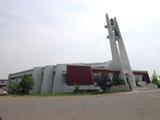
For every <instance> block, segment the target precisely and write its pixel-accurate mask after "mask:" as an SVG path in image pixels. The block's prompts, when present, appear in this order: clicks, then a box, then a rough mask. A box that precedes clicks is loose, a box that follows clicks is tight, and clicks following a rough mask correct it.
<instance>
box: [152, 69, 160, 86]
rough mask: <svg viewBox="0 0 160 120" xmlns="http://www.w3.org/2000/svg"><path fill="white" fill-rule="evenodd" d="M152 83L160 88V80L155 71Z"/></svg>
mask: <svg viewBox="0 0 160 120" xmlns="http://www.w3.org/2000/svg"><path fill="white" fill-rule="evenodd" d="M152 83H153V84H156V85H157V87H158V88H160V80H159V79H158V75H157V74H156V72H155V71H154V73H153V74H152Z"/></svg>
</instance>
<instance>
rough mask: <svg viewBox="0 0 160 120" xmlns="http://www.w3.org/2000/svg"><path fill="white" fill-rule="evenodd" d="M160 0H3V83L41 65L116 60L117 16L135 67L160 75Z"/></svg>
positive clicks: (0, 13)
mask: <svg viewBox="0 0 160 120" xmlns="http://www.w3.org/2000/svg"><path fill="white" fill-rule="evenodd" d="M159 5H160V3H159V0H132V1H131V0H0V79H2V78H7V77H8V74H9V73H15V72H18V71H22V70H26V69H31V68H33V67H36V66H45V65H54V64H61V63H90V62H104V61H108V60H111V51H110V45H109V40H108V39H106V36H107V34H108V32H107V30H106V29H105V28H104V25H105V24H106V22H105V14H106V13H108V14H109V16H110V17H114V16H116V17H117V20H118V23H119V27H120V30H121V33H122V37H123V40H124V42H125V46H126V49H127V53H128V56H129V59H130V63H131V65H132V68H133V69H136V70H148V71H149V72H150V73H152V72H153V70H154V69H155V70H156V71H157V73H159V74H160V54H159V53H160V14H159V11H160V7H159Z"/></svg>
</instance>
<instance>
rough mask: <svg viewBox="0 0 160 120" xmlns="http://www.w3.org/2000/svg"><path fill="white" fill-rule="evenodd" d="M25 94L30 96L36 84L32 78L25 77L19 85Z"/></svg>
mask: <svg viewBox="0 0 160 120" xmlns="http://www.w3.org/2000/svg"><path fill="white" fill-rule="evenodd" d="M19 85H20V88H21V89H22V92H23V94H29V90H30V89H32V87H33V85H34V82H33V80H32V77H31V76H24V77H23V78H22V79H21V82H20V83H19Z"/></svg>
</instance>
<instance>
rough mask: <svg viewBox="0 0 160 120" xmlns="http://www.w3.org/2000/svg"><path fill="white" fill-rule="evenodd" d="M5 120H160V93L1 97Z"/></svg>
mask: <svg viewBox="0 0 160 120" xmlns="http://www.w3.org/2000/svg"><path fill="white" fill-rule="evenodd" d="M0 114H1V115H2V120H160V90H155V91H145V92H133V93H120V94H106V95H91V96H59V97H32V96H29V97H27V96H26V97H11V96H0Z"/></svg>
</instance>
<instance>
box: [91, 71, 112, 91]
mask: <svg viewBox="0 0 160 120" xmlns="http://www.w3.org/2000/svg"><path fill="white" fill-rule="evenodd" d="M94 79H95V82H96V86H99V87H100V88H101V89H102V91H103V92H106V90H109V89H110V87H111V86H112V83H111V80H110V78H109V77H108V76H107V75H105V74H103V75H101V76H95V78H94Z"/></svg>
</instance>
